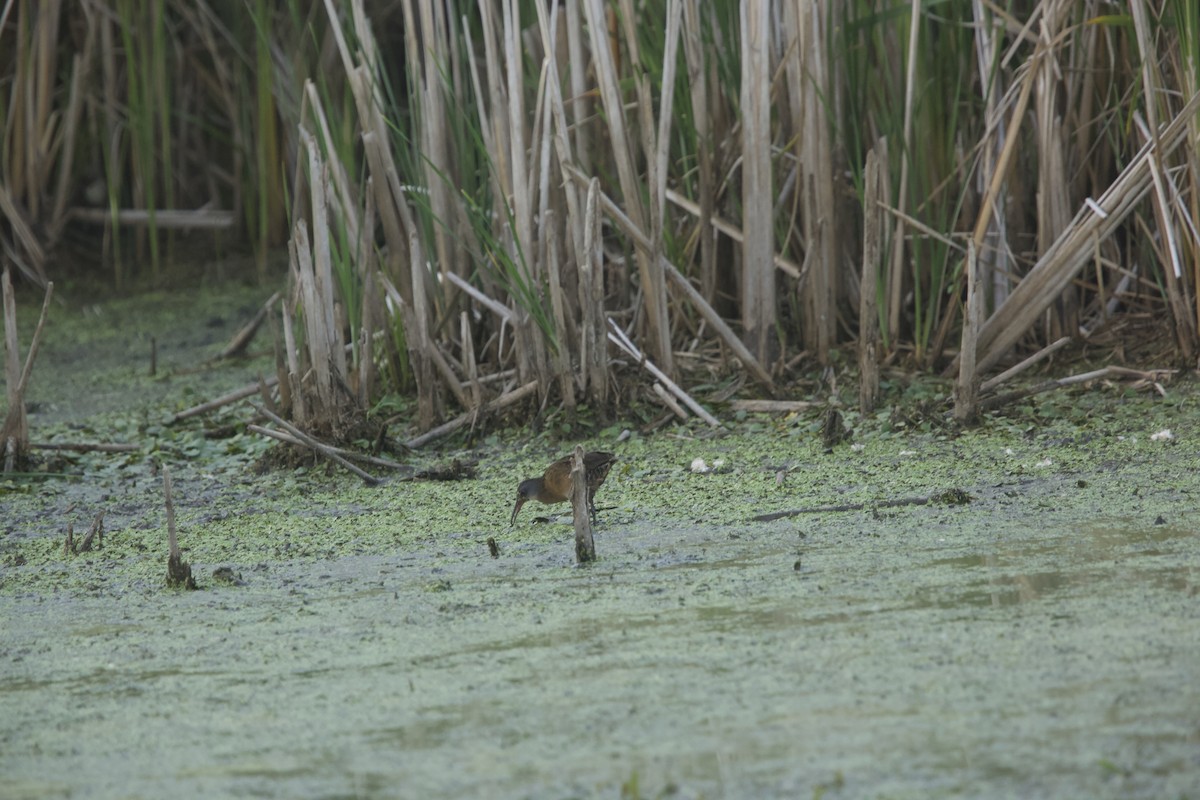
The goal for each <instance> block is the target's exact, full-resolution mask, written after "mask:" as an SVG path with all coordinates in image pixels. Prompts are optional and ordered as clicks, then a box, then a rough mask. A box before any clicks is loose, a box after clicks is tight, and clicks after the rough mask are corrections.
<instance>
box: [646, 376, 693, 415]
mask: <svg viewBox="0 0 1200 800" xmlns="http://www.w3.org/2000/svg"><path fill="white" fill-rule="evenodd" d="M650 388H651V389H653V390H654V394H655V395H657V396H658V400H659V402H661V403H662V404H663V405H664V406H666V407H667V408H668V409H669V410H670V412H671V413H672V414H674V415H675V416H677V417H679V418H680V419H681V420H685V421H686V420H687V419H688V417H690V416H691V414H689V413H688V412H687V411H686V410H685V409H684V407H683V406H681V405H679V403H678V402H676V401H675V398H674V397H672V396H671V394H670V392H668V391H667V390H666V389H664V388H663V385H662V384H661V383H659V382H658V381H655V382H654V385H653V386H651V387H650Z"/></svg>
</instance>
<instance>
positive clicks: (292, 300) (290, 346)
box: [251, 220, 309, 425]
mask: <svg viewBox="0 0 1200 800" xmlns="http://www.w3.org/2000/svg"><path fill="white" fill-rule="evenodd" d="M300 222H303V220H301V221H300ZM298 224H299V223H298ZM306 253H307V251H306ZM306 257H307V255H306ZM288 258H289V262H290V264H291V269H292V270H293V273H294V272H295V271H296V270H297V269H298V268H299V267H298V264H299V261H300V247H299V246H298V242H297V239H296V237H294V236H293V237H292V238H291V239H289V240H288ZM299 304H300V287H299V285H298V284H293V286H292V290H291V296H290V297H289V298H288V299H287V300H286V301H285V302H283V303H280V304H279V310H280V314H281V316H282V318H283V343H284V347H283V350H284V356H285V358H286V360H287V380H286V381H284V380H281V381H280V382H279V399H280V402H281V405H282V406H283V407H284V408H290V410H291V412H292V419H293V420H295V421H296V423H297V424H299V425H305V424H307V420H308V410H309V409H308V402H307V401H306V399H305V392H304V391H303V386H302V385H301V383H302V381H303V379H304V375H303V373H302V372H301V371H300V351H299V349H298V348H297V347H296V334H295V332H294V331H293V329H292V320H293V319H294V318H295V311H296V308H297V306H298V305H299ZM251 394H253V392H251Z"/></svg>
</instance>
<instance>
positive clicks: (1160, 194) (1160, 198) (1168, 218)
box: [1134, 4, 1196, 363]
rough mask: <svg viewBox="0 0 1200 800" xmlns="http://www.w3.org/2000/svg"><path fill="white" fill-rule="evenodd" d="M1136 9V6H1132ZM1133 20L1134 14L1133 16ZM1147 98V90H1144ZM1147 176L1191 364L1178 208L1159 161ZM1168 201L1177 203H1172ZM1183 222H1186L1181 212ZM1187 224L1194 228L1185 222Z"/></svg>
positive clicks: (1178, 328)
mask: <svg viewBox="0 0 1200 800" xmlns="http://www.w3.org/2000/svg"><path fill="white" fill-rule="evenodd" d="M1134 5H1138V4H1134ZM1134 18H1135V19H1136V14H1135V16H1134ZM1147 94H1148V89H1147ZM1153 107H1154V103H1153V102H1148V103H1147V104H1146V110H1147V115H1148V116H1151V118H1152V119H1157V116H1158V115H1157V114H1154V113H1152V112H1153ZM1134 124H1135V125H1136V127H1138V131H1139V133H1141V136H1142V138H1144V139H1145V140H1147V142H1153V140H1154V137H1153V131H1156V130H1157V128H1151V130H1148V131H1147V126H1146V122H1145V121H1144V120H1142V119H1141V115H1140V114H1139V113H1138V112H1134ZM1150 176H1151V180H1152V185H1153V188H1154V196H1153V197H1154V218H1156V221H1157V223H1158V231H1157V234H1158V235H1157V237H1158V239H1159V240H1160V241H1162V242H1163V247H1165V248H1166V253H1165V254H1164V255H1165V257H1164V259H1163V260H1164V261H1169V264H1164V269H1163V275H1164V277H1165V283H1166V302H1168V306H1169V307H1170V309H1171V317H1172V318H1174V320H1175V339H1176V342H1177V343H1178V345H1180V353H1181V354H1182V356H1183V360H1184V361H1186V362H1188V363H1192V362H1194V361H1195V355H1194V354H1195V349H1196V329H1195V326H1194V325H1193V323H1192V314H1190V312H1189V311H1188V301H1187V300H1186V299H1184V296H1183V295H1184V290H1183V289H1182V288H1181V285H1180V283H1181V278H1182V277H1183V266H1182V259H1181V255H1180V243H1178V241H1177V239H1178V236H1177V234H1176V222H1175V213H1174V210H1175V209H1177V207H1178V206H1180V205H1181V204H1180V203H1178V193H1177V192H1176V193H1174V194H1172V197H1171V198H1170V199H1169V198H1168V196H1166V187H1168V185H1169V175H1168V174H1166V170H1164V169H1163V163H1162V158H1160V157H1152V158H1151V162H1150ZM1171 200H1176V201H1174V203H1172V201H1171ZM1183 218H1187V215H1186V212H1184V215H1183ZM1188 223H1192V224H1194V222H1193V221H1190V219H1188Z"/></svg>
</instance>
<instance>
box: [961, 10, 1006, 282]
mask: <svg viewBox="0 0 1200 800" xmlns="http://www.w3.org/2000/svg"><path fill="white" fill-rule="evenodd" d="M971 9H972V11H973V14H974V22H975V57H976V68H977V69H978V70H979V74H980V75H988V76H991V79H990V80H986V81H980V82H979V86H980V89H981V91H983V93H984V98H983V100H984V107H985V109H986V121H987V125H986V128H985V132H984V138H983V141H981V142H980V149H979V165H978V168H977V171H976V189H977V190H978V191H979V192H980V194H982V193H983V192H986V191H987V187H988V186H989V185H990V184H991V182H992V180H993V178H994V176H995V174H996V163H997V161H998V160H999V157H1000V153H1001V152H1002V151H1003V150H1004V146H1005V142H1006V141H1007V137H1008V128H1007V126H1006V125H1005V121H1004V114H1003V109H1002V107H1001V105H1000V99H1001V98H1002V97H1003V96H1004V80H1005V77H1006V75H1005V72H1004V70H1002V69H1000V68H999V65H998V64H997V61H998V60H999V58H1000V53H1001V50H1000V34H1001V33H1002V32H1003V27H1002V23H996V22H994V21H993V20H994V16H993V14H992V12H991V7H990V5H988V6H985V2H984V0H971ZM999 192H1000V194H999V196H998V197H997V202H996V203H995V205H994V206H993V213H992V217H991V219H990V220H989V221H988V224H987V228H986V229H985V231H984V236H983V242H982V244H981V245H980V247H979V248H978V249H977V252H976V258H978V259H979V265H980V269H982V270H983V271H984V274H985V275H987V276H990V281H991V287H992V297H993V302H994V303H996V304H1000V303H1002V302H1004V298H1006V297H1007V296H1008V292H1009V289H1010V285H1011V278H1010V274H1009V273H1010V271H1011V270H1012V266H1011V264H1012V259H1011V251H1010V248H1009V244H1008V217H1007V215H1006V214H1005V213H1004V211H1005V209H1007V208H1008V199H1009V191H1008V183H1007V181H1006V182H1004V183H1002V184H1001V185H1000V190H999Z"/></svg>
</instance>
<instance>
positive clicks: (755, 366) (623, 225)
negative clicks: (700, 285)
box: [570, 169, 775, 391]
mask: <svg viewBox="0 0 1200 800" xmlns="http://www.w3.org/2000/svg"><path fill="white" fill-rule="evenodd" d="M570 174H571V176H572V177H574V178H575V179H576V180H579V181H583V182H584V183H588V184H589V185H590V180H591V179H589V178H588V177H587V176H585V175H583V174H582V173H581V172H579V171H578V170H577V169H570ZM596 194H597V197H598V198H599V199H600V203H601V205H602V206H603V208H604V213H605V214H607V215H608V217H609V219H611V220H612V221H613V222H615V223H616V225H617V227H618V228H620V229H621V230H623V231H624V232H625V233H626V234H627V235H628V236H629V237H630V238H632V239H633V241H634V243H635V244H637V246H638V247H640V248H643V249H645V250H647V251H649V250H651V249H652V248H651V245H650V239H649V237H647V236H646V234H645V233H643V232H642V230H641V229H640V228H639V227H638V226H637V225H635V224H634V222H633V220H632V219H630V218H629V217H628V216H626V214H625V212H624V211H622V210H621V208H620V207H619V206H618V205H617V204H616V203H614V202H613V200H612V198H610V197H609V196H608V195H607V194H605V193H604V192H602V191H599V190H598V189H597V192H596ZM668 194H669V193H668ZM659 263H660V264H661V265H662V268H663V271H664V272H666V274H667V277H668V278H670V279H671V280H672V281H673V282H674V283H675V285H676V286H678V287H679V289H680V290H681V291H683V293H684V294H685V295H686V296H687V298H688V300H689V301H690V302H691V303H692V306H693V307H694V308H695V309H696V310H697V311H698V312H700V316H702V317H704V319H705V320H706V321H707V322H708V324H709V325H711V326H712V329H713V330H714V331H716V332H717V334H718V335H719V336H720V337H721V340H722V341H724V342H725V344H726V345H728V347H729V349H730V350H732V351H733V353H734V355H736V356H737V357H738V358H739V359H740V360H741V362H742V365H743V366H744V367H746V369H748V370H750V374H752V375H753V376H754V377H755V378H757V379H758V380H759V381H760V382H761V383H762V384H763V385H764V386H766V387H767V389H768V391H774V389H775V383H774V381H772V379H771V373H769V372H767V371H766V370H765V369H763V366H762V364H760V363H759V361H758V359H757V358H755V357H754V355H753V354H752V353H751V352H750V350H749V349H748V348H747V347H746V345H745V343H743V342H742V340H741V338H740V337H739V336H738V335H737V334H736V333H734V332H733V329H732V328H730V327H729V325H728V324H726V322H725V320H723V319H721V315H720V314H718V313H717V312H716V311H715V310H714V309H713V307H712V306H711V305H709V304H708V302H707V301H706V300H705V299H704V296H703V295H702V294H700V292H698V291H697V290H696V288H695V287H693V286H692V284H691V282H690V281H688V279H687V277H685V276H684V274H683V273H682V272H680V271H679V270H678V269H677V268H676V267H675V265H674V264H672V263H671V262H670V261H669V260H667V257H666V256H664V255H660V256H659Z"/></svg>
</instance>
